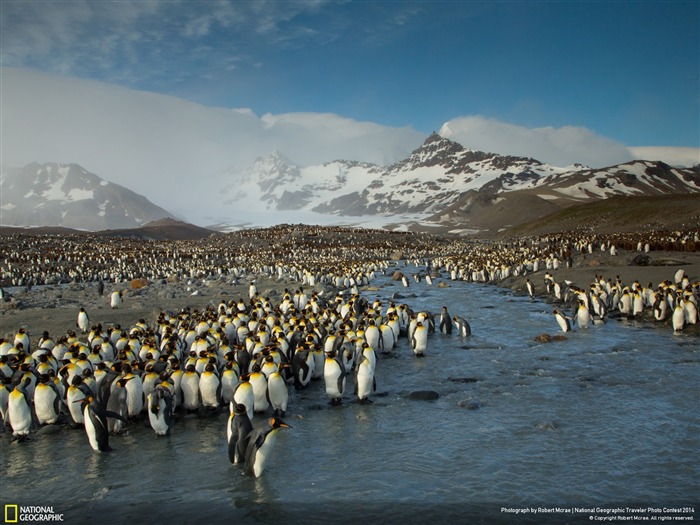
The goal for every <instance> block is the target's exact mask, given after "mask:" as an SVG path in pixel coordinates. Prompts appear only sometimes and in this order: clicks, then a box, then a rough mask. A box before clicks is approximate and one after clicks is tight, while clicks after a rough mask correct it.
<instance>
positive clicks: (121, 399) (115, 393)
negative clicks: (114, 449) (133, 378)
mask: <svg viewBox="0 0 700 525" xmlns="http://www.w3.org/2000/svg"><path fill="white" fill-rule="evenodd" d="M129 381H130V379H127V378H123V377H122V378H120V379H117V380H116V381H114V383H113V384H112V392H111V393H110V395H109V397H108V398H107V405H106V408H107V410H108V411H110V412H114V413H116V414H119V415H120V416H122V417H121V419H119V418H109V419H108V420H107V430H108V431H109V433H110V434H120V433H121V431H122V430H123V428H124V423H123V421H124V420H126V418H127V417H128V415H129V409H128V408H127V404H126V388H124V387H125V386H126V383H127V382H129Z"/></svg>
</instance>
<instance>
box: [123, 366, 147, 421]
mask: <svg viewBox="0 0 700 525" xmlns="http://www.w3.org/2000/svg"><path fill="white" fill-rule="evenodd" d="M125 388H126V408H127V413H128V414H129V417H135V416H138V415H139V414H140V413H141V411H142V410H143V383H142V381H141V378H140V377H138V376H134V377H133V379H131V380H130V381H129V382H128V383H127V384H126V386H125Z"/></svg>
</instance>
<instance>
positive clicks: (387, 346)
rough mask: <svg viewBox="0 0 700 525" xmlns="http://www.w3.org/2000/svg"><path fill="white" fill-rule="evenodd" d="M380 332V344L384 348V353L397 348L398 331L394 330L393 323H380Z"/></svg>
mask: <svg viewBox="0 0 700 525" xmlns="http://www.w3.org/2000/svg"><path fill="white" fill-rule="evenodd" d="M379 332H380V334H381V337H380V339H381V342H380V345H379V346H380V348H381V349H382V350H381V351H382V353H384V354H388V353H391V351H392V350H393V349H394V348H396V338H397V333H396V332H394V329H393V328H392V327H391V325H389V324H384V323H382V324H380V325H379Z"/></svg>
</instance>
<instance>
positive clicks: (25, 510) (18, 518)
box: [5, 503, 63, 523]
mask: <svg viewBox="0 0 700 525" xmlns="http://www.w3.org/2000/svg"><path fill="white" fill-rule="evenodd" d="M30 521H39V522H46V521H63V514H59V513H57V512H54V510H53V506H48V507H46V506H45V507H40V506H20V505H17V504H14V505H11V504H7V503H6V504H5V523H20V522H30Z"/></svg>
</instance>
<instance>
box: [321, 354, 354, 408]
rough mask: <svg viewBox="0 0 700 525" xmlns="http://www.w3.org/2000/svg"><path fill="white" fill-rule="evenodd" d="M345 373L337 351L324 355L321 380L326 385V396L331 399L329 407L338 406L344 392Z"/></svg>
mask: <svg viewBox="0 0 700 525" xmlns="http://www.w3.org/2000/svg"><path fill="white" fill-rule="evenodd" d="M347 375H348V374H347V371H346V370H345V365H344V364H343V360H342V358H341V357H340V356H339V355H338V351H337V350H331V351H330V352H327V353H326V363H325V365H324V367H323V380H324V382H325V384H326V394H328V397H330V398H331V405H340V404H341V403H342V401H343V393H344V392H345V382H346V379H347Z"/></svg>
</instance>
